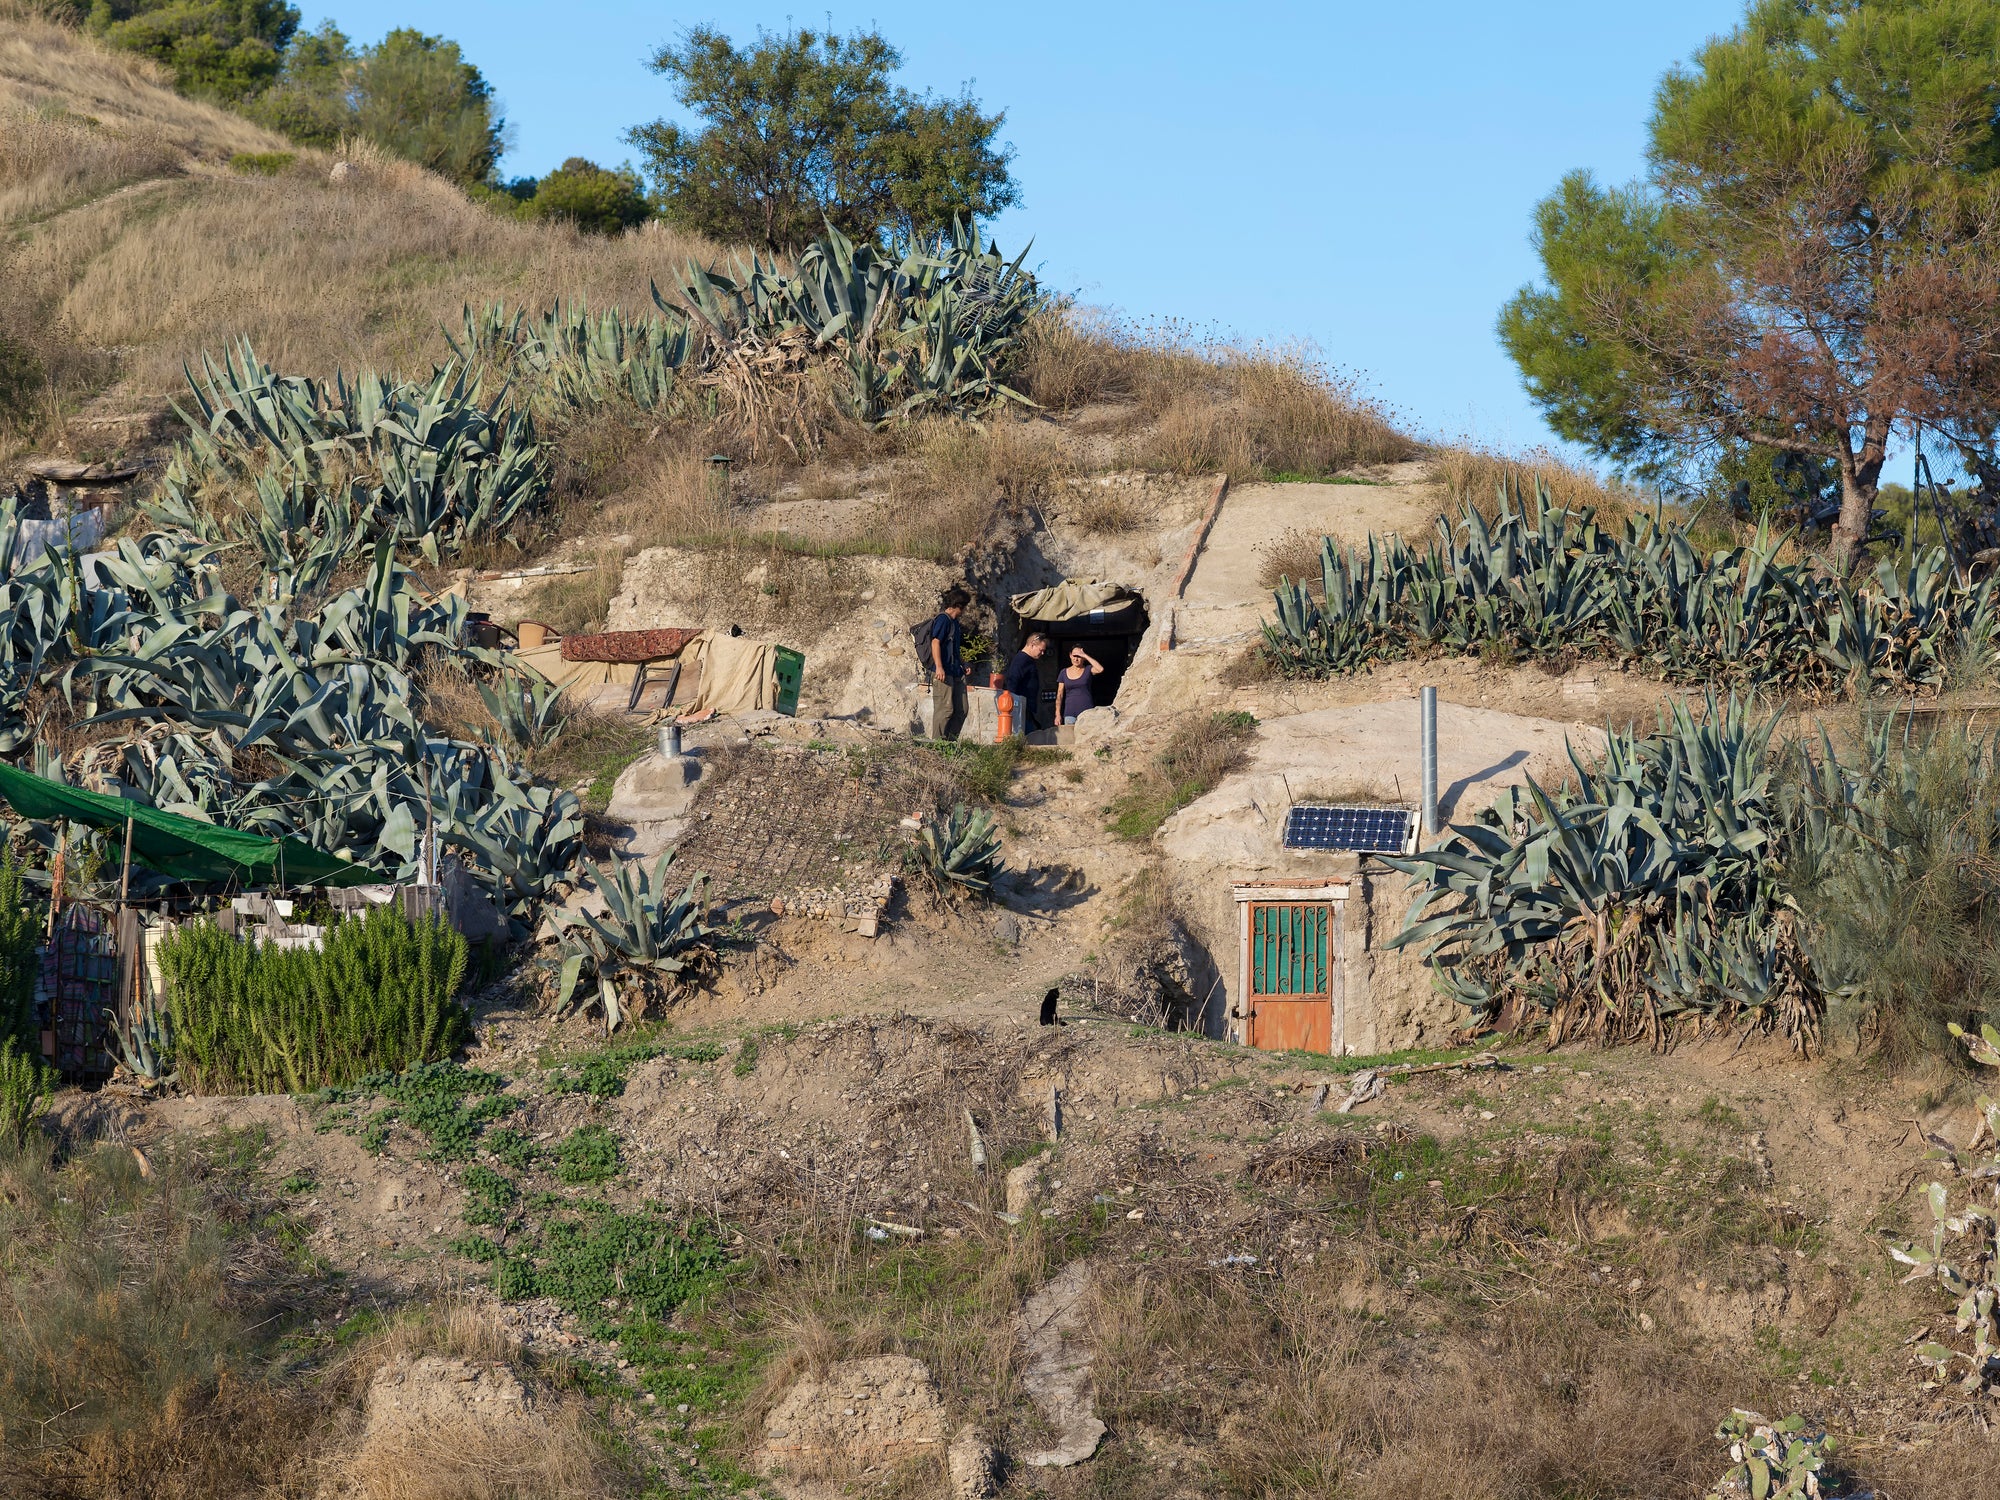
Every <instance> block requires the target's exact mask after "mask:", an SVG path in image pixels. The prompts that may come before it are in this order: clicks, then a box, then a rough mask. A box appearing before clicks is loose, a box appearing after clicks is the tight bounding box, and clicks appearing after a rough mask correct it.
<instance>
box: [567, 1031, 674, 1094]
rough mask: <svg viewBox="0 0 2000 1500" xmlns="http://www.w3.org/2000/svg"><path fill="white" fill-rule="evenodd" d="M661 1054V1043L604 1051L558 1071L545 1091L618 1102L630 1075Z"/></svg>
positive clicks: (632, 1045) (577, 1060) (584, 1057)
mask: <svg viewBox="0 0 2000 1500" xmlns="http://www.w3.org/2000/svg"><path fill="white" fill-rule="evenodd" d="M661 1050H662V1049H661V1047H660V1045H659V1043H657V1042H632V1043H629V1044H627V1045H625V1046H622V1047H600V1048H598V1050H597V1051H595V1052H586V1053H584V1054H583V1055H582V1056H581V1057H578V1058H577V1059H575V1060H574V1061H573V1062H571V1063H569V1064H568V1065H566V1066H564V1067H561V1068H558V1069H556V1070H555V1071H554V1072H553V1073H551V1074H549V1076H548V1078H547V1079H546V1080H545V1082H544V1087H546V1088H547V1090H548V1091H549V1092H550V1093H551V1094H588V1095H590V1097H591V1098H593V1099H615V1098H617V1097H618V1096H619V1095H620V1094H622V1093H624V1092H625V1079H626V1075H628V1074H629V1073H630V1072H631V1071H632V1069H633V1068H635V1067H637V1066H638V1065H639V1064H640V1063H642V1062H651V1061H652V1060H653V1059H654V1058H656V1057H658V1056H659V1055H660V1052H661Z"/></svg>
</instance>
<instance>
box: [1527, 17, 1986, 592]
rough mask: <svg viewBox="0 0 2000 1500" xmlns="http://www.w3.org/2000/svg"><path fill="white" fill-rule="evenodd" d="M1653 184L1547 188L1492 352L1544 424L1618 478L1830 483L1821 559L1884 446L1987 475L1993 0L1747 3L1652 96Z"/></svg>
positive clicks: (1581, 177) (1850, 553) (1858, 500)
mask: <svg viewBox="0 0 2000 1500" xmlns="http://www.w3.org/2000/svg"><path fill="white" fill-rule="evenodd" d="M1651 137H1652V140H1651V150H1650V157H1651V163H1652V170H1651V180H1650V182H1649V183H1647V184H1646V185H1644V186H1641V187H1635V188H1630V189H1621V190H1613V191H1606V190H1605V189H1602V188H1600V187H1599V186H1598V185H1597V184H1596V183H1594V182H1593V181H1592V180H1591V179H1590V178H1589V177H1588V175H1587V174H1583V173H1577V174H1572V175H1571V176H1570V177H1568V178H1566V179H1565V180H1564V182H1563V184H1562V186H1561V187H1560V188H1559V189H1558V190H1557V192H1556V193H1555V195H1554V196H1552V197H1551V198H1550V199H1548V200H1547V201H1546V202H1544V203H1543V204H1542V205H1541V207H1540V208H1539V210H1538V211H1537V215H1536V225H1535V228H1536V234H1535V240H1536V247H1537V249H1538V250H1539V251H1540V254H1541V258H1542V265H1543V270H1544V272H1545V277H1546V279H1545V281H1544V283H1543V284H1542V285H1540V286H1531V287H1525V288H1523V289H1522V291H1521V292H1520V294H1519V295H1518V296H1516V297H1515V298H1514V300H1513V301H1512V302H1511V303H1509V304H1508V306H1507V308H1506V309H1505V311H1504V312H1503V313H1502V314H1501V318H1500V337H1501V340H1502V342H1503V343H1504V344H1505V345H1506V347H1507V349H1508V352H1509V353H1510V354H1512V355H1513V357H1514V359H1515V361H1516V363H1518V364H1519V366H1520V368H1521V371H1522V374H1523V376H1524V377H1525V378H1526V381H1527V384H1528V390H1529V393H1530V394H1531V396H1532V397H1533V398H1534V400H1535V401H1536V403H1537V404H1538V405H1539V406H1540V407H1541V408H1542V410H1543V412H1544V413H1545V414H1546V416H1547V418H1548V420H1549V423H1550V425H1551V426H1552V427H1554V428H1555V430H1556V431H1557V432H1558V433H1560V434H1561V435H1563V436H1564V437H1566V438H1571V439H1573V440H1576V441H1579V442H1583V443H1587V444H1589V445H1590V446H1591V447H1593V448H1595V449H1596V450H1597V451H1598V452H1600V453H1603V454H1605V455H1607V456H1609V457H1611V458H1613V459H1614V460H1616V461H1619V462H1621V463H1624V464H1626V465H1628V466H1631V467H1635V468H1640V469H1643V468H1645V467H1646V466H1647V465H1649V464H1651V465H1660V464H1663V463H1665V462H1667V461H1669V460H1670V458H1671V457H1672V455H1674V454H1675V453H1686V452H1688V451H1691V450H1696V449H1699V448H1702V447H1704V446H1706V447H1709V448H1711V449H1712V448H1714V447H1715V446H1717V445H1720V446H1721V447H1723V448H1725V449H1726V448H1728V447H1729V446H1731V445H1741V444H1750V445H1752V446H1755V447H1758V448H1763V449H1767V450H1770V451H1772V452H1775V453H1788V454H1793V455H1796V456H1798V457H1800V458H1803V459H1808V460H1813V461H1823V462H1826V463H1830V464H1831V465H1833V467H1834V468H1835V470H1836V471H1837V473H1838V476H1839V485H1840V515H1839V519H1838V521H1837V522H1836V523H1835V526H1834V545H1835V549H1836V551H1837V553H1839V554H1840V555H1842V556H1843V557H1845V558H1848V559H1849V560H1851V559H1852V558H1853V557H1854V556H1855V554H1856V551H1857V549H1858V548H1859V547H1860V545H1861V543H1862V542H1863V540H1864V539H1865V538H1866V536H1867V534H1868V529H1869V521H1870V516H1871V513H1872V511H1873V508H1874V503H1875V497H1876V491H1877V488H1878V487H1879V485H1880V482H1881V475H1882V466H1883V463H1884V461H1885V460H1886V458H1887V457H1888V452H1889V444H1890V440H1891V436H1892V433H1893V432H1895V431H1896V430H1898V429H1901V430H1903V431H1906V432H1907V431H1910V430H1913V429H1916V428H1919V427H1921V428H1922V429H1924V430H1926V431H1927V432H1929V433H1931V434H1935V435H1936V436H1938V437H1941V438H1943V439H1944V440H1945V441H1947V442H1948V443H1950V444H1952V445H1953V446H1954V447H1956V448H1957V450H1958V451H1959V452H1960V453H1961V455H1962V456H1963V457H1964V460H1965V462H1966V464H1967V467H1968V468H1970V469H1972V470H1974V471H1976V472H1980V473H1982V474H1985V473H1988V472H1991V471H1993V469H1994V458H1995V440H1996V432H2000V5H1996V4H1994V3H1993V0H1755V3H1753V4H1752V5H1751V8H1750V10H1749V13H1748V15H1747V16H1746V18H1745V20H1744V22H1743V24H1742V25H1741V26H1740V27H1738V28H1737V29H1736V31H1734V32H1732V33H1731V34H1730V35H1728V36H1726V37H1721V38H1718V39H1716V40H1715V41H1712V42H1710V43H1709V44H1708V45H1707V46H1706V47H1704V48H1703V49H1702V51H1701V52H1700V53H1699V54H1698V55H1697V56H1696V58H1695V61H1694V65H1693V66H1692V67H1690V68H1686V69H1678V70H1676V71H1674V72H1672V73H1670V74H1668V76H1667V77H1666V79H1665V80H1664V81H1663V82H1662V83H1661V85H1660V88H1659V92H1658V94H1657V96H1656V99H1655V105H1654V112H1653V118H1652V121H1651Z"/></svg>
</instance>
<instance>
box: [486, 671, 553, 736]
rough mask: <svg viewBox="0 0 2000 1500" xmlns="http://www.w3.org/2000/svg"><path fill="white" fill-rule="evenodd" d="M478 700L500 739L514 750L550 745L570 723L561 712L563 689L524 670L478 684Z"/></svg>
mask: <svg viewBox="0 0 2000 1500" xmlns="http://www.w3.org/2000/svg"><path fill="white" fill-rule="evenodd" d="M479 696H480V698H481V699H482V700H484V702H485V704H486V711H487V712H488V713H490V714H492V715H493V720H494V722H495V723H496V724H497V725H499V728H500V734H501V737H502V738H503V739H504V740H505V741H506V743H507V744H508V745H510V746H511V747H512V748H514V749H516V750H533V749H537V748H546V747H547V746H549V745H553V744H554V743H555V742H556V740H557V738H558V737H559V736H560V735H561V734H562V732H563V726H564V725H566V724H567V723H568V722H569V719H568V717H567V716H566V715H565V714H564V713H563V712H562V698H563V695H562V689H561V688H559V687H557V686H556V685H555V684H554V683H552V682H550V681H549V680H548V679H547V678H546V677H544V676H542V675H541V673H539V672H535V671H532V670H530V669H528V668H525V667H523V668H520V669H518V670H514V669H508V670H503V671H502V672H500V673H499V674H498V675H497V676H496V677H495V678H494V680H493V681H492V682H491V683H485V682H482V683H480V684H479Z"/></svg>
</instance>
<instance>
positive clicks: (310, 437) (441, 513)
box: [145, 341, 548, 588]
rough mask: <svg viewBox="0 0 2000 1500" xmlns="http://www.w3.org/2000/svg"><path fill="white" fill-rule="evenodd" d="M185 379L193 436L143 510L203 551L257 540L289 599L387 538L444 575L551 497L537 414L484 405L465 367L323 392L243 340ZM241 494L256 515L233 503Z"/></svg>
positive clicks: (374, 378) (338, 384) (362, 381)
mask: <svg viewBox="0 0 2000 1500" xmlns="http://www.w3.org/2000/svg"><path fill="white" fill-rule="evenodd" d="M187 378H188V385H189V388H190V389H191V390H192V391H193V393H194V407H195V410H194V411H193V412H192V413H190V412H187V411H180V415H181V418H182V420H183V421H184V422H186V424H187V426H188V436H187V439H186V440H185V441H184V442H183V443H182V444H180V446H179V447H178V448H177V449H176V450H175V453H174V456H173V458H172V460H171V461H170V463H169V464H168V467H167V471H166V473H165V475H164V476H163V478H162V481H161V486H160V493H159V495H158V496H157V497H156V498H155V499H153V500H151V501H149V502H147V503H146V505H145V508H146V510H147V512H148V514H149V515H151V516H152V517H153V519H154V520H156V521H158V522H159V523H160V524H161V525H164V526H169V527H174V528H177V529H180V530H182V531H184V532H186V533H188V534H189V535H192V536H195V537H198V538H200V539H202V540H206V541H211V542H221V541H244V542H251V543H254V544H255V545H257V547H258V548H259V550H260V551H261V552H262V554H263V560H264V563H265V565H266V567H267V569H269V570H271V571H272V572H273V573H282V574H286V575H291V576H292V577H293V578H294V580H295V583H294V586H295V587H300V588H304V587H311V586H316V585H317V584H318V583H322V582H324V580H325V578H326V577H327V576H330V574H331V573H332V572H333V571H334V570H336V569H337V568H338V567H339V565H340V564H341V563H342V562H343V561H344V560H345V559H346V558H347V557H348V556H350V555H352V554H353V553H356V552H359V551H360V550H362V549H363V548H366V547H368V546H371V545H373V544H374V543H375V542H377V541H378V540H382V539H384V538H386V539H388V540H389V541H390V542H392V543H393V544H396V545H399V546H408V547H414V548H416V549H417V550H419V551H421V552H422V553H423V554H424V556H425V557H426V558H427V559H429V560H430V561H431V562H432V563H433V564H435V563H436V562H438V560H439V558H440V556H441V555H442V554H443V553H445V552H451V551H456V550H457V549H459V548H460V547H463V546H464V545H466V544H467V543H469V542H473V541H479V540H484V539H490V538H493V537H497V536H502V535H511V534H512V532H511V528H512V526H513V523H514V522H515V521H516V520H517V519H518V518H519V517H521V516H522V515H524V514H527V513H531V512H533V511H534V510H536V509H538V508H539V507H540V505H541V504H542V501H543V500H544V499H545V498H546V496H547V492H548V474H547V468H546V465H545V464H544V463H543V461H542V458H541V451H540V447H539V445H538V443H537V442H536V439H535V435H534V429H533V425H532V423H531V422H530V421H529V419H528V417H527V415H526V414H525V413H524V412H521V411H518V410H515V409H512V408H511V407H509V406H508V405H507V399H506V398H507V392H506V391H505V390H504V389H503V390H502V391H501V392H500V394H499V395H497V396H496V397H494V398H493V399H492V400H491V401H488V400H486V399H485V398H484V397H483V396H482V394H481V391H480V385H479V382H478V380H476V379H473V378H470V377H469V375H468V372H467V371H466V369H465V368H464V366H462V365H460V364H458V363H456V362H454V363H452V364H448V365H446V366H444V367H443V368H441V369H438V370H434V371H433V372H432V374H431V377H430V379H429V380H428V381H427V382H417V381H403V380H392V379H388V378H386V377H383V376H380V375H372V374H364V375H361V376H360V377H358V378H357V379H356V380H355V381H354V382H353V383H352V384H351V385H350V384H349V383H348V382H347V381H346V380H345V379H344V378H342V379H339V380H337V381H335V383H334V384H333V385H332V386H331V387H328V386H326V385H324V384H322V383H320V382H318V381H313V380H308V379H303V378H299V377H292V376H281V375H279V374H277V373H276V372H275V371H274V370H272V369H271V367H270V366H268V365H266V364H264V363H263V362H262V361H261V360H260V359H258V357H257V354H256V351H255V350H254V349H252V348H251V346H250V345H249V343H248V342H247V341H245V342H243V343H242V344H241V345H240V346H239V347H238V348H235V349H232V350H231V351H229V352H228V353H227V354H226V355H225V356H224V358H223V361H222V363H221V364H219V365H218V364H217V363H216V362H215V361H214V360H212V359H209V358H207V357H206V356H204V358H203V361H202V374H201V376H199V377H197V376H196V375H195V374H194V373H193V372H192V371H189V372H188V377H187ZM176 410H179V409H178V408H176ZM246 484H247V486H248V487H249V488H251V489H253V490H254V491H255V493H256V495H257V502H256V504H255V505H246V504H243V503H241V502H240V500H239V499H238V498H236V497H237V496H238V495H240V492H241V490H242V489H243V488H244V487H245V485H246Z"/></svg>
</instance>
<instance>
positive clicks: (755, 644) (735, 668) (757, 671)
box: [681, 634, 778, 715]
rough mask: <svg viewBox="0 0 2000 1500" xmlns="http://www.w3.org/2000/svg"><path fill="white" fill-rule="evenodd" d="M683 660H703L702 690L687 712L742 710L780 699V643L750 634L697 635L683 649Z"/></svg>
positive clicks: (728, 712) (767, 705)
mask: <svg viewBox="0 0 2000 1500" xmlns="http://www.w3.org/2000/svg"><path fill="white" fill-rule="evenodd" d="M681 660H682V661H684V662H696V661H698V662H700V663H701V691H700V692H699V693H698V694H697V695H696V696H695V700H694V702H692V703H690V704H688V705H687V707H686V708H685V709H684V710H682V712H683V713H684V714H688V715H693V714H704V713H718V714H740V713H748V712H749V711H750V710H752V709H758V708H771V707H774V706H775V705H776V703H777V701H778V644H777V642H776V641H753V640H751V639H750V638H749V637H748V636H741V635H717V634H709V635H702V636H698V637H696V638H695V639H694V640H692V641H690V642H689V643H688V645H687V649H686V650H684V651H682V652H681Z"/></svg>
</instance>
